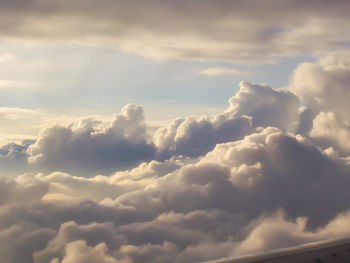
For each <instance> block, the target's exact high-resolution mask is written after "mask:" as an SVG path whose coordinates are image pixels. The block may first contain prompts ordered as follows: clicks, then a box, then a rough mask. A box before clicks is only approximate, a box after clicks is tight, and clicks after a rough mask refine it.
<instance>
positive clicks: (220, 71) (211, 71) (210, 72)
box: [198, 67, 255, 77]
mask: <svg viewBox="0 0 350 263" xmlns="http://www.w3.org/2000/svg"><path fill="white" fill-rule="evenodd" d="M198 74H201V75H207V76H210V77H213V76H214V77H215V76H222V75H234V76H251V75H254V74H255V73H253V72H248V71H240V70H237V69H233V68H220V67H215V68H207V69H203V70H200V71H198Z"/></svg>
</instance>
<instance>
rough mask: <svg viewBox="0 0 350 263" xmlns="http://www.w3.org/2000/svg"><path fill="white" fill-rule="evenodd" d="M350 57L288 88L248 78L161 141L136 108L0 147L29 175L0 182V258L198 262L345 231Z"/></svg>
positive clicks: (1, 156)
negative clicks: (216, 107)
mask: <svg viewBox="0 0 350 263" xmlns="http://www.w3.org/2000/svg"><path fill="white" fill-rule="evenodd" d="M346 61H347V59H346V58H345V57H342V56H340V57H338V56H335V57H332V56H331V57H328V58H324V59H321V60H320V61H319V62H318V63H317V64H303V65H300V66H299V67H298V68H297V69H296V71H295V73H294V76H293V78H292V79H291V84H290V86H289V89H272V88H271V87H269V86H267V85H263V84H252V83H248V82H241V83H240V89H239V90H238V92H237V93H236V94H235V95H234V96H233V97H231V98H230V99H229V106H228V108H227V109H226V110H224V111H223V112H221V113H218V114H216V115H215V116H213V118H209V117H206V116H202V117H201V118H199V119H194V118H191V117H188V118H184V119H175V120H174V121H173V122H172V123H170V125H169V126H167V127H163V128H160V129H159V130H158V131H156V132H155V134H154V136H153V138H149V137H148V135H147V127H146V124H145V122H144V115H143V108H142V106H137V105H133V104H129V105H127V106H126V107H125V108H124V109H123V110H122V112H121V113H120V114H117V115H116V116H115V119H114V121H113V122H112V123H111V124H110V125H109V126H107V127H106V126H104V125H102V124H101V122H100V121H98V120H97V119H95V118H88V119H84V120H81V122H80V124H79V125H68V126H54V127H51V128H48V129H46V130H44V131H43V132H42V133H41V134H40V136H39V138H38V140H36V141H31V142H24V143H23V144H8V145H5V146H3V147H2V148H1V149H0V161H1V164H3V166H6V165H8V167H11V168H12V169H14V170H16V169H15V168H14V167H15V165H16V164H18V168H17V170H16V171H18V172H21V173H23V174H22V175H20V176H17V177H13V178H12V179H11V178H3V179H1V180H0V262H1V263H2V262H4V263H5V262H6V263H12V262H24V263H44V262H45V263H46V262H50V263H73V262H97V261H98V262H105V263H116V262H122V263H136V262H145V263H151V262H152V263H153V262H158V263H163V262H174V263H180V262H181V263H190V262H191V263H192V262H201V261H208V260H214V259H217V258H222V257H231V256H236V255H241V254H246V253H253V252H261V251H266V250H270V249H276V248H282V247H285V246H292V245H298V244H302V243H305V242H313V241H319V240H323V239H327V238H331V237H339V236H342V235H349V234H350V231H349V229H350V227H349V226H350V225H349V222H350V203H349V201H348V200H350V192H349V189H348V186H349V185H350V156H349V143H348V141H349V140H348V139H349V138H350V137H349V134H350V132H349V123H348V112H347V110H346V107H348V105H345V100H344V98H343V97H344V96H346V90H347V81H346V80H347V77H346V72H347V62H346ZM310 68H311V69H314V68H317V70H316V71H317V72H318V73H317V74H316V75H314V71H313V70H310ZM300 72H303V74H304V75H305V74H306V75H305V78H304V79H305V83H303V82H302V79H303V78H302V76H304V75H303V74H302V75H299V73H300ZM339 72H341V73H339ZM338 73H339V74H338ZM308 78H309V79H308ZM333 82H335V83H337V84H336V85H335V86H334V89H335V93H334V94H332V95H329V92H330V89H331V87H330V86H329V85H331V84H332V83H333ZM344 94H345V95H344ZM328 95H329V96H334V97H331V98H330V100H329V101H327V96H328ZM338 97H339V103H338V104H337V103H335V101H336V100H337V98H338ZM344 107H345V109H344ZM20 164H22V165H23V166H22V167H21V166H20ZM21 169H22V170H21ZM31 169H32V170H31ZM30 171H32V172H31V173H30ZM4 175H6V173H5V172H4ZM87 175H88V176H87ZM318 204H320V205H318Z"/></svg>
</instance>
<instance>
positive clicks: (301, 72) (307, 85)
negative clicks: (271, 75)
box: [289, 53, 350, 156]
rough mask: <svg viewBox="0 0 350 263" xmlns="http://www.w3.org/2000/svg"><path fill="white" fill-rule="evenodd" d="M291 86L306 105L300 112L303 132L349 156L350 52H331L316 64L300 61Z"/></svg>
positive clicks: (323, 145) (324, 145)
mask: <svg viewBox="0 0 350 263" xmlns="http://www.w3.org/2000/svg"><path fill="white" fill-rule="evenodd" d="M289 88H290V90H291V91H292V92H294V93H295V94H296V95H298V96H299V97H300V98H301V100H302V101H303V103H305V104H306V105H307V109H305V110H304V112H303V113H302V114H301V116H302V120H301V126H302V127H300V129H299V130H300V132H301V133H303V134H309V135H310V137H311V138H313V139H314V141H315V143H316V144H317V145H319V146H320V147H322V148H323V149H326V148H328V147H333V148H334V149H335V150H337V152H338V153H340V154H341V155H343V156H344V155H345V156H347V155H348V154H349V150H350V148H349V147H350V145H349V143H348V138H349V135H350V129H349V125H350V104H349V100H350V55H349V53H335V54H331V55H328V56H325V57H323V58H321V59H319V61H318V63H316V64H312V63H303V64H301V65H300V66H298V67H297V68H296V70H295V71H294V74H293V76H292V79H291V83H290V87H289Z"/></svg>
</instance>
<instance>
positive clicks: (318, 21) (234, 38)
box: [0, 0, 350, 62]
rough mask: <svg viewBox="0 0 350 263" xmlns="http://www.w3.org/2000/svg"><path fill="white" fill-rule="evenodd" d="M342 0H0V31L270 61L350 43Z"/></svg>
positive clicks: (177, 54) (149, 52) (158, 54)
mask: <svg viewBox="0 0 350 263" xmlns="http://www.w3.org/2000/svg"><path fill="white" fill-rule="evenodd" d="M349 8H350V3H349V1H347V0H334V1H328V0H320V1H316V2H315V1H303V0H294V1H290V0H281V1H271V0H261V1H258V2H257V1H254V0H246V1H231V0H223V1H210V0H201V1H196V0H189V1H172V0H147V1H141V2H140V1H128V0H121V1H110V0H100V1H94V0H86V1H79V2H77V1H70V0H62V1H46V0H2V1H1V11H0V17H1V18H0V35H1V36H2V37H6V38H7V37H10V38H14V39H16V38H17V39H18V38H20V39H27V40H33V39H35V40H56V41H57V40H60V41H67V40H68V41H76V42H80V43H85V44H87V45H100V44H105V45H118V46H120V47H121V48H123V49H124V50H126V51H129V52H134V53H137V54H141V55H143V56H147V57H152V58H156V59H161V60H162V59H166V58H176V59H186V60H187V59H189V60H193V59H194V60H226V61H233V62H254V61H255V62H256V61H261V60H264V61H265V62H274V61H276V60H278V59H279V58H281V57H285V56H294V55H297V54H305V53H314V54H320V53H324V52H328V51H329V50H335V49H344V48H346V46H349V41H350V38H349V36H348V34H347V33H348V28H349V26H350V21H349V12H348V10H349Z"/></svg>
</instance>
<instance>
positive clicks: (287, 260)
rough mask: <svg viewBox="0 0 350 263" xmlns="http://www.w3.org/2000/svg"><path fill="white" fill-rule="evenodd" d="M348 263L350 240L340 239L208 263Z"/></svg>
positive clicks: (349, 259) (349, 258)
mask: <svg viewBox="0 0 350 263" xmlns="http://www.w3.org/2000/svg"><path fill="white" fill-rule="evenodd" d="M328 262H333V263H348V262H350V238H349V237H347V238H339V239H332V240H326V241H320V242H314V243H309V244H304V245H300V246H296V247H290V248H285V249H279V250H274V251H270V252H266V253H259V254H255V255H248V256H242V257H236V258H232V259H220V260H216V261H210V262H207V263H328Z"/></svg>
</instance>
